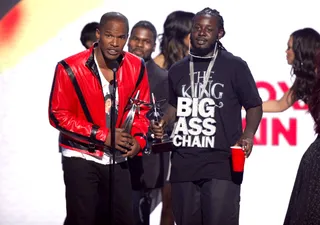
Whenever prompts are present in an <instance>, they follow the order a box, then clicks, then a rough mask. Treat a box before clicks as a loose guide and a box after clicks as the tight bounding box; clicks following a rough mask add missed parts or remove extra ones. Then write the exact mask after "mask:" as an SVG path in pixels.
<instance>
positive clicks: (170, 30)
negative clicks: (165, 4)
mask: <svg viewBox="0 0 320 225" xmlns="http://www.w3.org/2000/svg"><path fill="white" fill-rule="evenodd" d="M194 15H195V14H194V13H192V12H185V11H174V12H172V13H170V14H169V15H168V16H167V18H166V20H165V22H164V24H163V34H161V35H160V54H159V55H158V56H156V57H155V58H154V61H155V63H156V64H157V65H158V66H160V67H161V68H163V69H166V70H169V69H170V67H171V66H172V65H173V64H174V63H176V62H177V61H179V60H181V59H183V58H184V57H185V56H186V55H187V54H188V50H189V40H190V38H189V36H190V32H191V27H192V18H193V17H194Z"/></svg>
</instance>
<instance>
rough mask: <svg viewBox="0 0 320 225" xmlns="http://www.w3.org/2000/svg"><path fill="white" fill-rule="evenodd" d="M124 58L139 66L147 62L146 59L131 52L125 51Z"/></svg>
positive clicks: (127, 61)
mask: <svg viewBox="0 0 320 225" xmlns="http://www.w3.org/2000/svg"><path fill="white" fill-rule="evenodd" d="M124 60H125V62H126V63H130V64H132V65H133V66H136V65H137V66H139V67H140V65H141V63H143V64H145V62H144V60H143V59H142V58H140V57H138V56H136V55H134V54H132V53H130V52H124Z"/></svg>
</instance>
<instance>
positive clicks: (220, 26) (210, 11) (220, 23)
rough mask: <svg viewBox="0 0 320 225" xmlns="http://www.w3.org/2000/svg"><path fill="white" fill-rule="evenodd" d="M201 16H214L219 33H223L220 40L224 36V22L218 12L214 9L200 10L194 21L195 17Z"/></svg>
mask: <svg viewBox="0 0 320 225" xmlns="http://www.w3.org/2000/svg"><path fill="white" fill-rule="evenodd" d="M202 15H208V16H214V17H216V18H217V19H218V29H219V30H220V31H222V32H223V34H222V36H221V38H222V37H223V36H224V35H225V34H226V32H225V30H224V21H223V17H222V16H221V15H220V12H219V11H218V10H216V9H211V8H209V7H206V8H204V9H203V10H201V11H200V12H197V13H196V15H195V17H194V19H195V18H196V17H197V16H202Z"/></svg>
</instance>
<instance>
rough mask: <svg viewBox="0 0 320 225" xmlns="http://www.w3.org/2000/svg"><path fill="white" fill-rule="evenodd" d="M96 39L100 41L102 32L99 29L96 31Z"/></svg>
mask: <svg viewBox="0 0 320 225" xmlns="http://www.w3.org/2000/svg"><path fill="white" fill-rule="evenodd" d="M96 37H97V39H98V41H99V40H100V30H99V28H97V29H96Z"/></svg>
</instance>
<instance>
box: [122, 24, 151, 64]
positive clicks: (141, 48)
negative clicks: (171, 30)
mask: <svg viewBox="0 0 320 225" xmlns="http://www.w3.org/2000/svg"><path fill="white" fill-rule="evenodd" d="M155 47H156V43H155V37H153V33H152V32H151V31H150V30H149V29H146V28H142V27H137V28H135V29H134V30H133V31H132V32H131V35H130V38H129V43H128V51H129V52H131V53H133V54H135V55H137V56H139V57H141V58H143V59H144V60H145V61H147V60H149V59H150V58H151V54H152V52H154V50H155Z"/></svg>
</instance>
